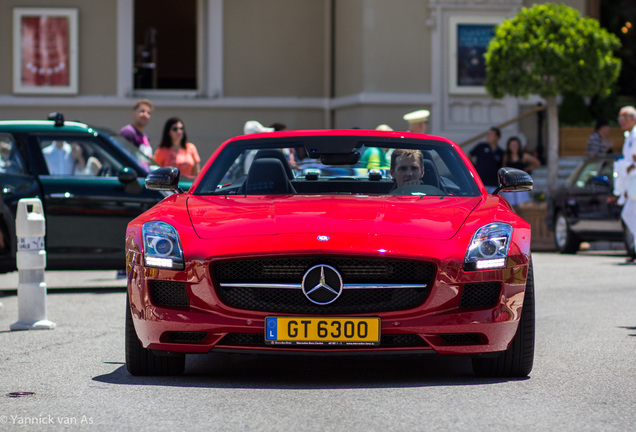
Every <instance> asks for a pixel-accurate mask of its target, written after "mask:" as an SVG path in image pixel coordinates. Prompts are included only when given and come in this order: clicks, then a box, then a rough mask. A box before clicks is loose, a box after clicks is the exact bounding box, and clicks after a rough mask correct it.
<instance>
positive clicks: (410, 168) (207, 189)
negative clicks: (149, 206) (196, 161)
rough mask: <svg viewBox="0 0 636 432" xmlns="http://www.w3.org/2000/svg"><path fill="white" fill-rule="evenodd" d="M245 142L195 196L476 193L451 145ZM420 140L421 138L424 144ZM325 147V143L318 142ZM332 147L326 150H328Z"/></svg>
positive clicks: (228, 150)
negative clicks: (338, 144) (341, 145)
mask: <svg viewBox="0 0 636 432" xmlns="http://www.w3.org/2000/svg"><path fill="white" fill-rule="evenodd" d="M294 138H295V140H296V142H295V143H290V142H289V141H290V139H287V140H285V139H281V140H280V142H276V140H275V139H269V140H245V142H243V143H240V142H233V143H231V144H230V145H228V146H226V147H225V148H224V149H223V151H222V152H221V153H220V154H219V155H218V156H217V157H216V159H215V160H214V162H213V164H212V165H211V167H210V169H208V171H207V172H206V173H205V175H204V177H203V179H202V181H201V182H200V183H199V185H198V186H197V190H196V191H195V192H194V193H195V194H202V195H208V194H219V195H280V194H286V195H307V194H322V195H332V194H346V195H407V196H420V197H423V196H438V197H439V196H477V195H479V194H480V192H479V190H478V188H477V186H476V184H475V182H474V180H473V178H472V175H471V173H470V171H469V170H468V169H467V168H466V166H465V164H464V162H463V160H462V159H461V158H460V157H459V155H458V154H457V152H456V151H455V149H454V148H453V147H452V146H450V145H448V144H447V143H443V142H437V141H424V140H411V142H404V140H402V142H401V144H402V145H401V146H399V147H396V145H395V144H394V141H389V142H384V143H382V142H378V141H377V139H374V140H373V142H366V143H364V141H365V140H366V138H365V137H360V143H358V144H356V146H357V147H356V148H352V150H351V151H348V150H347V149H346V148H345V149H344V150H343V149H342V148H339V147H337V146H334V145H332V144H331V143H329V144H326V146H325V147H324V148H323V150H321V149H320V148H314V147H313V144H312V145H307V143H303V138H304V137H294ZM335 138H336V137H322V139H324V140H330V139H334V140H335ZM420 141H421V142H420ZM319 145H320V144H319ZM324 149H327V150H324Z"/></svg>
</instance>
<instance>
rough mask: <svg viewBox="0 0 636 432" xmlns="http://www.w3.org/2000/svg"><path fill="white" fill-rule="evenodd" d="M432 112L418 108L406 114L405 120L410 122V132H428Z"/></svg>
mask: <svg viewBox="0 0 636 432" xmlns="http://www.w3.org/2000/svg"><path fill="white" fill-rule="evenodd" d="M430 115H431V112H430V111H429V110H417V111H413V112H410V113H408V114H405V115H404V117H403V118H404V120H406V121H407V122H408V123H409V132H413V133H422V134H423V133H426V124H427V123H428V118H429V117H430Z"/></svg>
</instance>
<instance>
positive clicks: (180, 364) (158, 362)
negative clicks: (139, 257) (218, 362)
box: [126, 296, 185, 376]
mask: <svg viewBox="0 0 636 432" xmlns="http://www.w3.org/2000/svg"><path fill="white" fill-rule="evenodd" d="M126 369H128V372H129V373H130V374H131V375H136V376H154V375H160V376H169V375H181V374H182V373H183V371H184V369H185V354H181V353H179V354H170V355H166V356H158V355H156V354H154V353H153V352H152V350H149V349H146V348H144V347H143V346H142V345H141V342H139V338H138V337H137V333H136V332H135V326H134V324H133V320H132V314H131V312H130V300H129V299H128V296H126Z"/></svg>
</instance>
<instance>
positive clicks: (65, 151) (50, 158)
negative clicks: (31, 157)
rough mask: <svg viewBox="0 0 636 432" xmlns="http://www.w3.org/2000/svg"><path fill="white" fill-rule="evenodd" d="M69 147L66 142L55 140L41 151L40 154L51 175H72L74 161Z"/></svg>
mask: <svg viewBox="0 0 636 432" xmlns="http://www.w3.org/2000/svg"><path fill="white" fill-rule="evenodd" d="M71 151H72V149H71V145H70V144H69V143H67V142H66V141H60V140H56V141H53V142H52V143H51V144H50V145H48V146H46V147H44V148H43V149H42V154H43V155H44V159H45V160H46V165H47V166H48V167H49V174H51V175H60V176H63V175H73V167H74V165H75V159H74V158H73V156H72V155H71Z"/></svg>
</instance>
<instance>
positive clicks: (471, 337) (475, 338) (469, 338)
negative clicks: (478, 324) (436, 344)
mask: <svg viewBox="0 0 636 432" xmlns="http://www.w3.org/2000/svg"><path fill="white" fill-rule="evenodd" d="M439 337H440V338H441V339H442V340H443V341H444V343H446V344H448V345H480V344H481V343H482V342H481V337H480V336H479V334H478V333H445V334H441V335H439Z"/></svg>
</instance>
